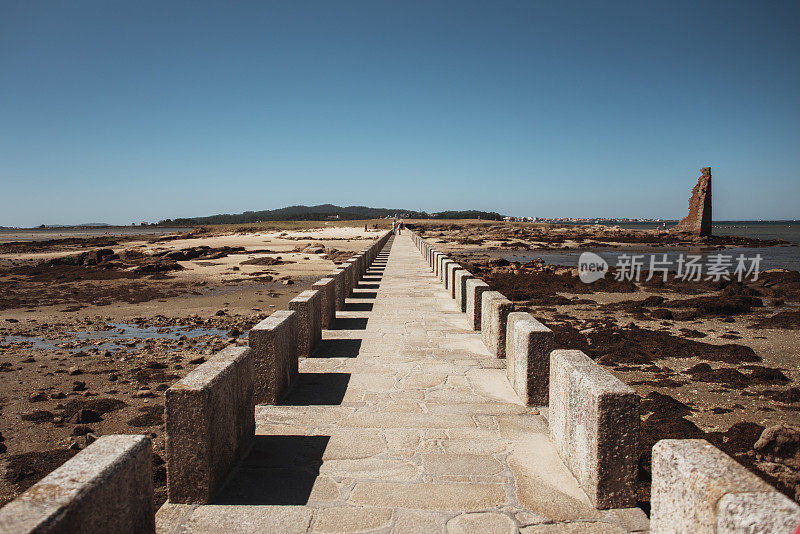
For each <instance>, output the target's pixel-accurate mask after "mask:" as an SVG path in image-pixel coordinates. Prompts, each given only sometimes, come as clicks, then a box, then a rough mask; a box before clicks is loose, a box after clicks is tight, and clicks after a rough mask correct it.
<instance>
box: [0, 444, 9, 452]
mask: <svg viewBox="0 0 800 534" xmlns="http://www.w3.org/2000/svg"><path fill="white" fill-rule="evenodd" d="M7 450H8V447H6V445H5V443H0V454H3V453H4V452H6V451H7Z"/></svg>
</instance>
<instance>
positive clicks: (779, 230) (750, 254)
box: [503, 221, 800, 271]
mask: <svg viewBox="0 0 800 534" xmlns="http://www.w3.org/2000/svg"><path fill="white" fill-rule="evenodd" d="M675 224H676V223H667V228H672V227H673V226H675ZM619 226H620V227H622V228H630V229H640V230H641V229H651V230H652V229H657V228H660V227H661V225H660V224H658V223H621V224H619ZM713 233H714V234H715V235H724V236H739V237H747V238H751V239H781V240H783V241H786V242H787V243H789V245H781V246H776V247H759V248H750V247H737V248H726V249H720V250H706V251H701V250H700V249H697V248H694V249H692V248H689V249H687V248H685V247H680V248H679V247H647V246H635V247H626V248H625V249H624V250H623V249H619V248H610V247H607V248H604V247H597V248H586V249H573V250H542V251H530V252H529V253H526V254H511V255H506V256H503V257H504V258H505V259H507V260H508V261H519V262H522V263H525V262H528V261H530V260H532V259H535V258H542V259H543V260H544V262H545V263H547V264H549V265H563V266H567V267H575V266H576V265H578V257H579V256H580V255H581V253H582V252H585V251H589V252H594V253H595V254H597V255H599V256H600V257H602V258H603V259H604V260H606V261H607V262H608V263H609V265H616V264H617V259H618V257H619V256H620V255H622V254H645V255H647V256H646V257H645V258H644V261H645V265H649V262H650V255H655V256H656V260H660V259H661V255H662V254H664V253H667V254H668V256H667V260H668V261H671V262H672V263H673V264H674V262H675V259H676V258H677V255H678V254H681V253H683V254H694V255H700V256H702V260H701V261H702V263H704V264H705V263H706V262H707V261H708V256H710V255H715V254H725V255H731V256H733V258H734V265H735V258H736V257H737V256H739V255H740V254H743V255H744V256H745V257H746V258H754V257H755V256H756V254H760V255H761V258H762V260H761V262H760V270H761V271H764V270H767V269H791V270H793V271H800V246H798V245H800V221H718V222H715V223H714V228H713ZM748 265H749V263H748Z"/></svg>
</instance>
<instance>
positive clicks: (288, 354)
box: [247, 310, 298, 404]
mask: <svg viewBox="0 0 800 534" xmlns="http://www.w3.org/2000/svg"><path fill="white" fill-rule="evenodd" d="M297 317H298V315H297V312H294V311H289V310H278V311H276V312H274V313H273V314H272V315H270V316H269V317H267V318H266V319H264V320H263V321H261V322H260V323H258V324H257V325H255V326H254V327H253V328H251V329H250V332H248V334H247V336H248V344H249V345H250V348H251V349H252V350H253V398H254V400H255V403H256V404H277V403H278V401H279V400H280V398H281V397H283V394H284V393H286V390H287V389H289V386H290V385H291V383H292V381H294V380H295V379H296V378H297V373H298V362H297V360H298V355H297V340H298V326H297Z"/></svg>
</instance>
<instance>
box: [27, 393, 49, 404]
mask: <svg viewBox="0 0 800 534" xmlns="http://www.w3.org/2000/svg"><path fill="white" fill-rule="evenodd" d="M46 400H47V393H45V392H44V391H39V392H38V393H31V395H30V396H29V397H28V401H29V402H42V401H46Z"/></svg>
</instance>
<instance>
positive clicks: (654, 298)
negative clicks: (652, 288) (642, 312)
mask: <svg viewBox="0 0 800 534" xmlns="http://www.w3.org/2000/svg"><path fill="white" fill-rule="evenodd" d="M663 303H664V297H661V296H659V295H651V296H649V297H647V298H646V299H644V300H643V301H642V306H644V307H645V308H650V307H653V306H661V305H662V304H663Z"/></svg>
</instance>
